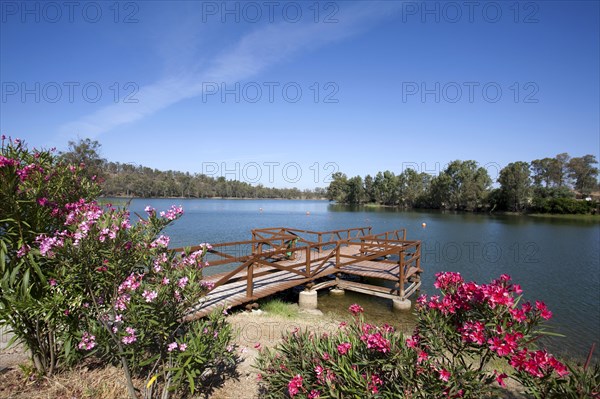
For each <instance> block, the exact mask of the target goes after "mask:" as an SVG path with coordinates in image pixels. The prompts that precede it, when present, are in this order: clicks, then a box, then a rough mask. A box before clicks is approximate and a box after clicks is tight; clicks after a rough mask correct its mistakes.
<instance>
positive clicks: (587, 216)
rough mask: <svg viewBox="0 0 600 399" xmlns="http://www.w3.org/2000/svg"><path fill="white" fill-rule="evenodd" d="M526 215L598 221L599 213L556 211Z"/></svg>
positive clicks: (599, 218)
mask: <svg viewBox="0 0 600 399" xmlns="http://www.w3.org/2000/svg"><path fill="white" fill-rule="evenodd" d="M528 216H531V217H536V218H548V219H550V218H552V219H565V220H582V221H590V222H592V221H593V222H600V214H598V215H592V214H589V213H588V214H556V213H531V214H529V215H528Z"/></svg>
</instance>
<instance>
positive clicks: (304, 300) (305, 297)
mask: <svg viewBox="0 0 600 399" xmlns="http://www.w3.org/2000/svg"><path fill="white" fill-rule="evenodd" d="M317 303H318V302H317V291H316V290H310V291H302V292H301V293H300V297H299V298H298V306H299V307H300V309H316V308H317Z"/></svg>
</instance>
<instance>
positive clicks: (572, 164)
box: [568, 154, 598, 195]
mask: <svg viewBox="0 0 600 399" xmlns="http://www.w3.org/2000/svg"><path fill="white" fill-rule="evenodd" d="M597 163H598V161H597V160H596V157H595V156H594V155H591V154H588V155H584V156H583V157H577V158H572V159H571V160H570V161H569V163H568V169H569V177H570V178H571V179H573V181H574V184H573V186H574V187H575V190H577V191H579V192H580V193H581V194H583V195H587V194H590V193H591V192H592V191H594V189H595V188H596V187H597V186H598V181H597V179H598V168H596V167H594V165H595V164H597Z"/></svg>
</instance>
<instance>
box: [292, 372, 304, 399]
mask: <svg viewBox="0 0 600 399" xmlns="http://www.w3.org/2000/svg"><path fill="white" fill-rule="evenodd" d="M301 390H302V391H303V392H304V387H303V386H302V376H301V375H300V374H297V375H296V376H295V377H293V378H292V379H291V380H290V382H289V383H288V393H289V394H290V396H291V397H294V396H296V395H297V394H298V393H299V392H300V391H301Z"/></svg>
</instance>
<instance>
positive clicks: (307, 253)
mask: <svg viewBox="0 0 600 399" xmlns="http://www.w3.org/2000/svg"><path fill="white" fill-rule="evenodd" d="M304 248H306V277H311V275H310V246H308V245H307V246H306V247H304Z"/></svg>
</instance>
